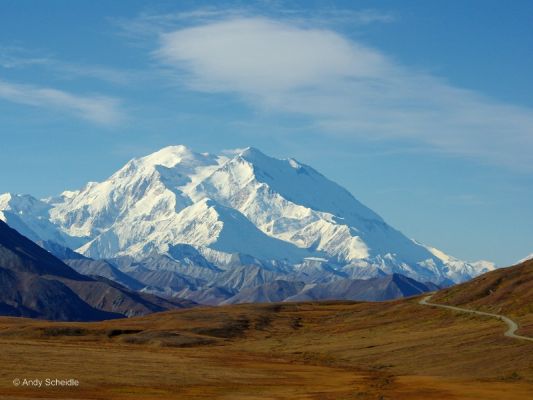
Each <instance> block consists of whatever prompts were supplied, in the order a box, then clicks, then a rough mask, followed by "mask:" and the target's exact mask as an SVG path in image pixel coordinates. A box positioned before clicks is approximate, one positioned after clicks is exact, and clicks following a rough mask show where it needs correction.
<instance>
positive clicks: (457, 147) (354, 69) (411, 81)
mask: <svg viewBox="0 0 533 400" xmlns="http://www.w3.org/2000/svg"><path fill="white" fill-rule="evenodd" d="M154 56H155V57H156V59H157V60H158V61H159V62H161V63H162V64H164V65H166V66H167V67H170V68H171V69H173V70H174V72H175V74H176V75H177V76H178V77H179V79H181V80H182V82H183V83H184V85H186V86H187V87H188V88H190V89H192V90H196V91H201V92H208V93H233V94H237V95H240V96H242V98H243V100H244V101H246V102H249V103H250V104H252V105H253V106H256V107H257V108H259V109H262V110H267V111H269V112H280V113H294V114H298V115H303V116H307V117H308V118H309V119H310V121H311V122H312V123H313V124H315V126H316V127H317V128H319V129H320V130H321V131H323V132H324V133H325V134H330V135H331V134H333V135H343V136H344V137H354V138H358V139H360V138H372V139H375V138H379V139H394V140H397V139H407V140H410V141H415V142H419V143H424V144H425V145H426V146H428V147H431V148H433V149H436V150H439V151H443V152H447V153H450V154H459V155H466V156H474V157H478V158H480V159H482V160H485V161H488V162H492V163H498V164H506V165H508V166H511V167H518V168H521V169H524V167H525V168H526V169H528V170H529V171H531V170H532V169H533V159H532V154H533V135H532V134H531V132H533V110H531V109H529V108H526V107H520V106H515V105H510V104H504V103H501V102H498V101H496V100H492V99H490V98H488V97H486V96H484V95H482V94H480V93H476V92H473V91H469V90H465V89H462V88H459V87H455V86H453V85H451V84H449V83H447V82H446V81H445V80H443V79H440V78H438V77H435V76H432V75H430V74H427V73H424V72H421V71H418V70H415V69H413V68H409V67H408V66H404V65H399V64H398V63H396V62H394V61H393V60H392V58H390V57H388V56H387V55H386V54H385V53H383V52H381V51H379V50H378V49H374V48H371V47H370V46H367V45H365V44H364V43H361V42H359V41H355V40H353V39H349V38H347V37H345V36H343V35H342V34H339V33H337V32H335V31H333V30H331V29H326V28H320V29H316V28H310V27H309V26H304V25H301V24H298V23H291V22H287V21H285V22H280V21H276V20H272V19H268V18H256V17H231V18H228V19H222V20H218V21H209V22H203V23H201V24H199V25H195V26H192V27H186V28H182V29H177V30H173V31H167V32H165V33H162V34H161V35H160V37H159V45H158V48H157V50H156V51H155V52H154Z"/></svg>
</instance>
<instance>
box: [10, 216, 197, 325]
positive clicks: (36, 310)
mask: <svg viewBox="0 0 533 400" xmlns="http://www.w3.org/2000/svg"><path fill="white" fill-rule="evenodd" d="M188 304H190V302H184V301H180V300H179V299H176V300H175V301H166V300H163V299H160V298H157V297H155V296H152V295H144V294H138V293H135V292H133V291H130V290H128V289H126V288H125V287H123V286H120V285H118V284H116V283H110V282H108V281H104V280H99V279H93V278H91V277H88V276H85V275H81V274H79V273H78V272H76V271H74V270H73V269H72V268H70V267H69V266H67V265H66V264H64V263H63V262H61V261H60V260H59V259H57V258H56V257H54V256H53V255H52V254H51V253H49V252H47V251H46V250H44V249H42V248H41V247H40V246H38V245H37V244H35V243H33V242H32V241H31V240H29V239H27V238H26V237H24V236H22V235H21V234H19V233H18V232H17V231H15V230H14V229H12V228H10V227H9V226H7V225H6V224H5V223H4V222H2V221H0V312H1V313H4V314H5V315H12V316H27V317H34V318H43V319H56V320H74V321H85V320H99V319H109V318H120V317H124V316H133V315H144V314H148V313H150V312H155V311H164V310H168V309H171V308H179V307H183V306H185V305H188Z"/></svg>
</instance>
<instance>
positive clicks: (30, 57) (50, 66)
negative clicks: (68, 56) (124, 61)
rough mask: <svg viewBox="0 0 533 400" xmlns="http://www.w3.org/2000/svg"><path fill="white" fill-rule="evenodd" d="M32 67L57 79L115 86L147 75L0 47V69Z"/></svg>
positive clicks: (18, 48)
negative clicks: (87, 80)
mask: <svg viewBox="0 0 533 400" xmlns="http://www.w3.org/2000/svg"><path fill="white" fill-rule="evenodd" d="M33 67H38V68H42V69H43V70H47V71H48V72H51V73H52V74H53V75H52V76H54V77H56V78H58V79H64V80H70V79H77V78H89V79H95V80H99V81H104V82H108V83H112V84H117V85H126V84H129V83H132V82H139V80H140V79H143V80H144V79H145V78H146V77H147V74H146V73H143V72H141V71H133V70H125V69H118V68H112V67H108V66H103V65H92V64H86V63H84V64H81V63H73V62H67V61H63V60H59V59H57V58H55V57H53V56H50V55H43V54H37V55H36V54H35V52H32V51H29V50H27V49H23V48H20V47H15V48H14V47H1V46H0V68H4V69H21V68H33Z"/></svg>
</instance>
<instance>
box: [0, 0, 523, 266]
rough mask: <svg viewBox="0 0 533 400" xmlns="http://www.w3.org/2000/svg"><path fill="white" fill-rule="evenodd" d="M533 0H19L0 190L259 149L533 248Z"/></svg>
mask: <svg viewBox="0 0 533 400" xmlns="http://www.w3.org/2000/svg"><path fill="white" fill-rule="evenodd" d="M532 13H533V3H531V2H530V1H518V0H517V1H513V2H503V1H491V0H482V1H461V2H459V1H455V2H452V1H444V0H442V1H431V2H429V1H402V2H398V1H345V2H343V1H302V2H288V1H287V2H285V1H258V2H255V3H252V2H245V1H242V2H239V1H233V2H226V3H222V2H199V1H181V2H171V1H150V2H148V1H128V2H124V1H96V2H72V1H57V0H56V1H47V2H39V1H25V0H18V1H3V2H1V3H0V139H1V143H2V152H1V157H0V171H2V172H1V173H0V192H7V191H10V192H16V193H30V194H33V195H36V196H39V197H44V196H48V195H53V194H57V193H59V192H61V191H63V190H65V189H75V188H79V187H81V186H82V185H83V184H85V183H86V182H87V181H98V180H102V179H105V178H106V177H107V176H109V175H110V174H111V173H112V172H114V171H115V170H116V169H118V168H119V167H120V166H121V165H123V164H124V163H125V162H126V161H127V160H129V159H130V158H132V157H136V156H141V155H144V154H147V153H149V152H151V151H155V150H157V149H159V148H161V147H163V146H166V145H170V144H185V145H187V146H190V147H191V148H193V149H195V150H197V151H201V152H203V151H209V152H219V151H221V150H223V149H228V148H235V147H245V146H249V145H252V146H255V147H258V148H259V149H261V150H262V151H264V152H265V153H267V154H270V155H272V156H276V157H295V158H296V159H298V160H300V161H302V162H304V163H307V164H310V165H312V166H313V167H315V168H316V169H318V170H319V171H321V172H322V173H324V174H325V175H327V176H328V177H330V178H331V179H333V180H335V181H336V182H338V183H340V184H342V185H343V186H345V187H347V188H348V189H349V190H350V191H351V192H352V193H353V194H354V195H355V196H356V197H357V198H358V199H359V200H361V201H362V202H364V203H365V204H367V205H368V206H369V207H371V208H372V209H374V210H375V211H377V212H378V213H379V214H381V215H382V216H383V217H384V218H385V219H386V220H387V221H388V222H389V223H390V224H391V225H393V226H395V227H396V228H398V229H400V230H401V231H403V232H404V233H406V234H407V235H408V236H410V237H413V238H415V239H417V240H419V241H421V242H424V243H427V244H430V245H432V246H435V247H438V248H440V249H442V250H443V251H445V252H448V253H449V254H452V255H455V256H457V257H459V258H462V259H466V260H477V259H489V260H492V261H495V262H497V263H499V264H500V265H506V264H510V263H513V262H515V261H516V260H518V259H519V258H522V257H524V256H526V255H527V254H529V253H531V252H533V224H532V223H531V221H532V220H533V206H532V200H531V199H533V95H532V93H533V90H532V89H533V76H532V74H531V71H532V70H533V26H532V25H531V23H530V18H531V15H533V14H532Z"/></svg>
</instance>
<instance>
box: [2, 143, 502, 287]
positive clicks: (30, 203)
mask: <svg viewBox="0 0 533 400" xmlns="http://www.w3.org/2000/svg"><path fill="white" fill-rule="evenodd" d="M0 219H2V220H4V221H6V222H7V223H8V224H10V225H11V226H13V227H19V228H17V229H21V230H23V232H24V234H27V235H28V236H29V237H30V238H31V239H33V240H48V241H53V242H56V243H59V244H60V245H64V246H66V247H70V248H72V249H74V250H76V251H78V252H80V253H82V254H83V255H85V256H88V257H91V258H95V259H100V258H117V257H124V256H129V257H134V258H135V259H136V260H141V259H146V258H148V257H152V256H154V254H155V255H168V256H170V257H174V254H173V249H175V248H176V247H179V246H184V245H188V246H190V247H194V248H195V249H196V250H197V251H198V253H199V254H201V256H203V257H204V258H205V259H206V261H207V262H208V263H210V264H212V265H213V266H214V267H216V268H220V269H226V270H227V269H230V268H231V267H232V260H233V259H235V258H241V259H246V258H248V259H255V260H257V261H254V262H253V264H254V265H269V266H271V267H272V266H273V267H275V268H278V271H277V272H280V271H283V272H287V270H289V269H296V266H297V265H301V264H304V263H306V261H305V260H307V259H324V260H326V262H327V264H328V266H329V267H331V268H329V267H328V268H325V269H323V271H322V272H323V273H324V275H325V276H328V274H331V275H332V279H336V278H337V277H339V276H341V275H345V276H350V277H358V278H363V277H364V278H371V277H377V276H383V275H390V274H393V273H399V274H402V275H405V276H408V277H410V278H413V279H415V280H418V281H421V282H425V281H431V282H434V283H438V284H451V283H454V282H455V283H457V282H462V281H464V280H467V279H470V278H471V277H473V276H476V275H478V274H480V273H483V272H486V271H487V270H489V269H491V268H493V267H494V266H492V265H490V264H487V263H484V264H479V263H467V262H464V261H461V260H457V259H456V258H453V257H450V256H447V255H445V254H444V253H442V252H440V251H438V250H437V249H433V248H431V247H427V246H425V245H422V244H420V243H418V242H416V241H414V240H411V239H410V238H407V237H406V236H405V235H403V234H402V233H401V232H399V231H398V230H396V229H394V228H393V227H391V226H390V225H388V224H387V223H386V222H385V221H384V220H383V219H382V218H381V217H380V216H379V215H378V214H377V213H375V212H374V211H372V210H370V209H369V208H368V207H366V206H365V205H363V204H361V203H360V202H359V201H358V200H357V199H356V198H355V197H354V196H353V195H352V194H351V193H349V192H348V191H347V190H346V189H344V188H343V187H341V186H340V185H338V184H336V183H335V182H333V181H331V180H329V179H328V178H326V177H325V176H323V175H322V174H320V173H319V172H318V171H316V170H315V169H313V168H312V167H310V166H308V165H305V164H302V163H300V162H298V161H296V160H294V159H285V160H279V159H276V158H272V157H269V156H267V155H265V154H263V153H262V152H260V151H259V150H257V149H254V148H246V149H241V150H235V151H233V152H226V153H224V154H222V155H212V154H207V153H196V152H194V151H191V150H190V149H188V148H186V147H184V146H169V147H165V148H163V149H161V150H159V151H157V152H155V153H153V154H150V155H147V156H145V157H141V158H136V159H133V160H131V161H129V162H128V163H127V164H126V165H124V166H123V167H122V168H121V169H119V170H118V171H117V172H115V173H114V174H113V175H111V176H110V177H109V178H108V179H106V180H105V181H103V182H98V183H96V182H90V183H88V184H87V185H85V186H84V187H83V188H81V189H80V190H76V191H66V192H63V193H62V194H61V195H59V196H57V197H54V198H49V199H44V200H37V199H35V198H33V197H31V196H29V195H13V194H9V193H7V194H4V195H0ZM245 264H249V263H243V262H241V263H237V264H236V266H237V267H240V266H242V265H245ZM198 266H199V264H198ZM201 271H202V272H203V273H206V272H208V270H207V269H203V270H201ZM189 275H191V276H195V273H194V272H193V271H192V270H191V271H189ZM245 280H246V279H245ZM326 280H329V278H328V279H326Z"/></svg>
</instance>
